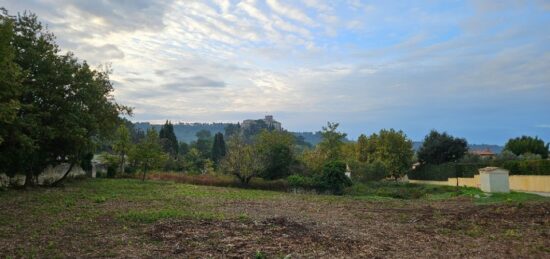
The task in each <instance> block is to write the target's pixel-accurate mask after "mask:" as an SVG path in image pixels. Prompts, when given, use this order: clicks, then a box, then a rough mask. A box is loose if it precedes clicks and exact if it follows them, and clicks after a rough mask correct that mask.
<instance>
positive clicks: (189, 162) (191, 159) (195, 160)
mask: <svg viewBox="0 0 550 259" xmlns="http://www.w3.org/2000/svg"><path fill="white" fill-rule="evenodd" d="M184 159H185V163H186V170H187V172H188V173H192V174H197V173H200V172H201V170H202V169H203V168H204V163H205V161H206V159H205V158H203V156H202V154H201V152H200V151H199V150H198V149H196V148H191V149H190V150H189V152H187V154H185V156H184Z"/></svg>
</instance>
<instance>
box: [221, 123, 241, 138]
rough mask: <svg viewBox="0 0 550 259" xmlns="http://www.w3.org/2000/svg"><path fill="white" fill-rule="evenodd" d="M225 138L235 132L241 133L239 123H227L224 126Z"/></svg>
mask: <svg viewBox="0 0 550 259" xmlns="http://www.w3.org/2000/svg"><path fill="white" fill-rule="evenodd" d="M224 130H225V138H227V139H229V138H230V137H231V136H233V135H235V134H241V124H239V123H237V124H229V125H227V126H225V129H224Z"/></svg>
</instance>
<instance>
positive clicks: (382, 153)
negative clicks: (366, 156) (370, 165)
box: [372, 129, 414, 181]
mask: <svg viewBox="0 0 550 259" xmlns="http://www.w3.org/2000/svg"><path fill="white" fill-rule="evenodd" d="M372 140H373V141H374V143H376V149H375V151H374V153H373V158H374V160H378V161H380V162H382V164H384V167H385V168H386V170H387V171H388V173H389V176H391V177H393V178H394V179H395V180H396V181H397V179H398V178H399V177H401V176H403V175H405V173H406V172H407V171H408V170H409V169H410V168H411V166H412V159H413V155H414V152H413V149H412V141H410V140H409V139H407V136H406V135H405V133H403V131H395V130H394V129H390V130H385V129H383V130H380V132H379V134H378V135H376V134H373V136H372Z"/></svg>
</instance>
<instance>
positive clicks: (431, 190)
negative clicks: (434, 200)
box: [345, 181, 456, 199]
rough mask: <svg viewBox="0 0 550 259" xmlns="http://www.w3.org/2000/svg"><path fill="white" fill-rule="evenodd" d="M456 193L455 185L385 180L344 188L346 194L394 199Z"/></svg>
mask: <svg viewBox="0 0 550 259" xmlns="http://www.w3.org/2000/svg"><path fill="white" fill-rule="evenodd" d="M448 193H452V194H456V187H453V186H436V185H424V184H408V183H396V182H387V181H378V182H369V183H358V184H354V185H353V186H352V187H349V188H347V189H346V190H345V194H346V195H352V196H379V197H387V198H394V199H420V198H425V197H427V196H429V195H442V194H448Z"/></svg>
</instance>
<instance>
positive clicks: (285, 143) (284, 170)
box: [255, 130, 294, 180]
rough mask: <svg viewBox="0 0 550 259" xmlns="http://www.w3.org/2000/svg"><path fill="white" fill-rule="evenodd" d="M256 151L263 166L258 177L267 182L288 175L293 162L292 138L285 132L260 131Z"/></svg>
mask: <svg viewBox="0 0 550 259" xmlns="http://www.w3.org/2000/svg"><path fill="white" fill-rule="evenodd" d="M255 147H256V150H257V152H258V155H259V156H260V157H261V159H262V163H263V164H264V166H263V170H262V171H261V173H260V175H261V176H262V177H263V178H265V179H269V180H274V179H281V178H285V177H287V176H288V175H290V166H291V164H292V162H293V161H294V153H293V150H294V137H293V136H292V135H291V134H289V133H287V132H279V131H266V130H264V131H262V132H261V133H260V134H259V135H258V136H257V138H256V145H255Z"/></svg>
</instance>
